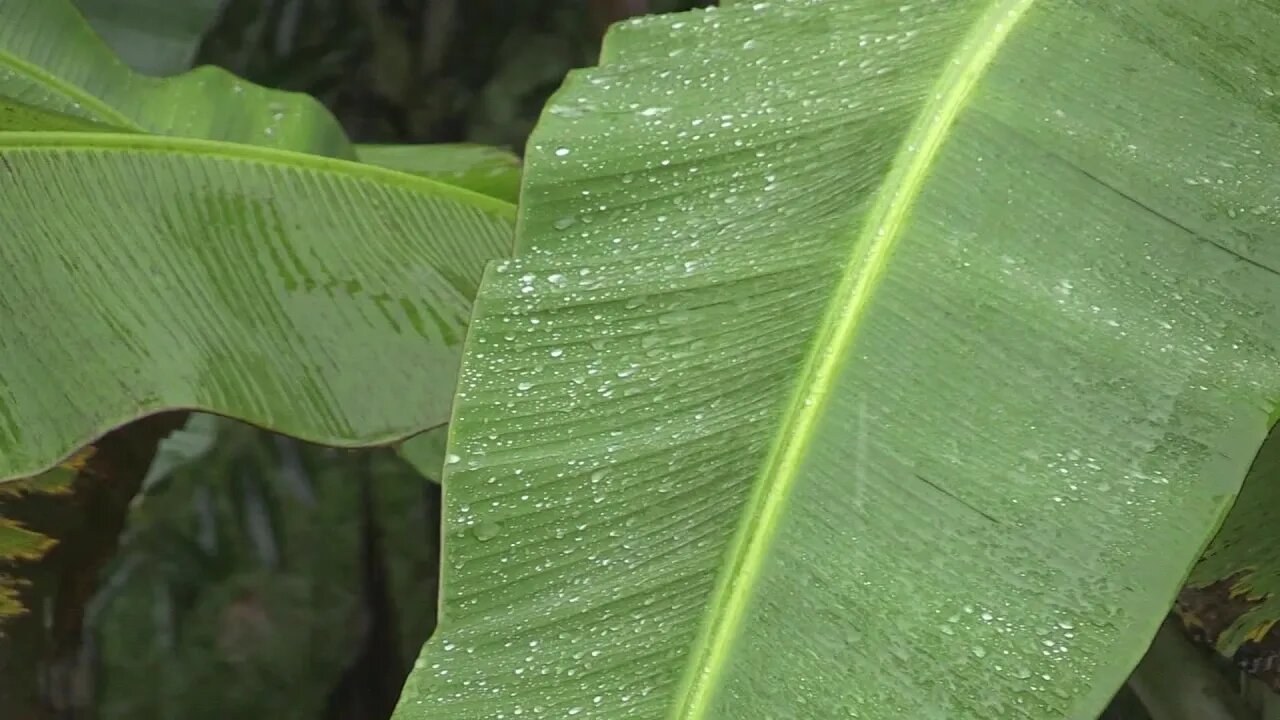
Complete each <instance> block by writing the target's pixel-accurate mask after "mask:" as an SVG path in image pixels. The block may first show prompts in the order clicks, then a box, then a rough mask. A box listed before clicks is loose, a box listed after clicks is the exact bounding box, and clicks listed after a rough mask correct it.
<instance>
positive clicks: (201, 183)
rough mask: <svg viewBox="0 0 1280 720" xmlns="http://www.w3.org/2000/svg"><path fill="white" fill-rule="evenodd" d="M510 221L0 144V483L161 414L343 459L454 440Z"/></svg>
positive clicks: (133, 145)
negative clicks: (192, 415)
mask: <svg viewBox="0 0 1280 720" xmlns="http://www.w3.org/2000/svg"><path fill="white" fill-rule="evenodd" d="M509 212H510V206H508V205H506V204H505V203H501V202H499V201H496V200H493V199H491V198H487V197H484V196H481V195H476V194H474V193H470V192H467V191H465V190H459V189H457V188H453V187H450V186H445V185H441V184H439V183H435V182H432V181H430V180H426V179H422V178H417V177H414V176H411V175H406V174H402V173H395V172H392V171H389V170H383V169H380V168H376V167H373V166H368V165H360V164H356V163H350V162H345V161H340V160H331V159H327V158H319V157H315V156H310V155H302V154H297V153H286V152H281V151H274V150H268V149H258V148H252V147H249V146H242V145H229V144H223V143H210V142H205V141H194V140H179V139H174V138H164V137H154V136H145V135H126V134H96V133H6V134H0V247H2V248H3V252H4V253H5V259H6V261H5V263H4V264H3V266H2V267H3V269H2V270H0V272H3V273H6V275H5V277H4V278H3V279H2V280H0V325H3V326H4V327H5V328H6V332H5V339H4V341H3V342H2V343H0V367H3V368H4V373H3V374H2V375H0V478H9V477H19V476H24V475H28V474H31V473H34V472H38V471H40V470H43V469H44V468H46V467H48V466H49V465H51V464H52V463H54V462H56V461H57V460H59V459H61V458H62V457H65V456H66V455H68V454H69V453H70V452H71V451H72V450H73V449H75V448H76V447H79V446H80V445H82V444H84V443H85V442H87V441H89V440H91V439H92V438H94V437H95V436H97V435H99V434H101V433H103V432H105V431H106V430H108V429H110V428H112V427H115V426H117V425H119V424H121V423H124V422H127V421H129V420H131V419H133V418H135V417H138V416H140V415H146V414H150V413H153V412H156V411H158V410H161V409H165V408H175V407H182V408H194V409H203V410H208V411H211V412H215V413H219V414H225V415H231V416H234V417H237V418H240V419H244V420H248V421H249V422H252V423H254V424H258V425H263V426H267V427H271V428H273V429H276V430H279V431H280V432H284V433H288V434H291V435H295V436H298V437H300V438H303V439H307V440H312V441H317V442H324V443H332V444H336V445H355V444H376V443H383V442H391V441H394V440H396V439H398V438H401V437H405V436H407V435H411V434H413V433H415V432H420V431H421V430H423V429H424V428H430V427H434V426H437V425H440V424H442V423H443V422H444V421H445V420H447V418H448V412H449V405H450V398H449V395H448V392H447V391H444V392H442V391H441V388H450V387H452V382H453V378H454V377H455V372H456V368H457V363H458V348H459V346H460V343H461V341H462V337H463V333H464V332H465V328H466V324H467V319H468V315H469V312H470V307H471V300H472V298H473V296H474V294H475V292H476V285H477V283H478V282H479V277H480V272H481V268H482V267H483V266H484V263H485V262H487V261H488V260H490V259H492V258H494V257H502V256H505V255H506V254H507V253H508V252H509V243H510V239H509V234H510V231H511V230H510V229H511V218H510V216H509ZM86 350H91V351H92V352H93V353H95V356H96V357H97V362H96V363H95V364H93V365H92V366H88V367H86V366H85V365H84V362H83V356H84V352H85V351H86Z"/></svg>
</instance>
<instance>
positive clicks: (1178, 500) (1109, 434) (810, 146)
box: [398, 0, 1280, 720]
mask: <svg viewBox="0 0 1280 720" xmlns="http://www.w3.org/2000/svg"><path fill="white" fill-rule="evenodd" d="M1227 5H1228V6H1229V8H1228V7H1225V6H1217V5H1215V6H1213V7H1212V8H1210V7H1209V6H1207V5H1204V4H1202V3H1196V2H1191V1H1190V0H1138V1H1136V2H1130V3H1123V4H1116V3H1107V2H1092V1H1088V0H1085V1H1082V2H1070V3H1069V2H1053V1H1047V0H1046V1H1042V2H1033V1H1030V0H1000V1H997V2H976V1H974V2H938V3H909V4H903V3H901V2H896V1H895V2H892V3H890V2H884V1H882V0H852V1H836V0H830V1H823V0H807V1H801V0H796V1H794V2H786V1H775V2H770V3H739V2H735V3H728V4H727V6H726V7H724V8H722V9H721V10H719V11H718V12H705V13H699V14H692V15H679V16H666V17H661V18H656V19H647V20H643V21H639V22H636V23H630V24H626V25H623V26H621V27H618V28H616V29H615V30H614V31H613V33H612V34H611V36H610V38H609V39H608V41H607V43H606V48H605V50H604V53H603V60H602V65H601V66H600V67H598V68H595V69H592V70H588V71H585V72H582V73H576V74H574V75H573V76H571V77H570V79H569V80H568V81H567V83H566V85H565V87H564V88H563V89H562V90H561V91H560V92H559V93H558V94H557V95H556V96H555V97H554V98H553V99H552V101H551V104H550V106H549V108H548V112H547V114H546V115H544V117H543V119H542V121H541V123H540V125H539V127H538V130H537V132H536V133H535V136H534V138H533V139H532V141H531V144H530V150H529V153H528V155H527V163H528V164H527V166H526V179H525V184H524V186H523V189H522V198H521V200H522V206H521V218H520V230H519V236H518V238H517V248H518V253H517V255H518V258H517V260H515V261H513V262H511V263H507V264H502V265H499V266H498V267H496V268H495V269H494V270H493V271H491V272H490V273H489V274H488V275H487V276H486V278H485V282H484V285H483V287H482V290H481V293H480V297H479V300H478V302H477V308H476V313H475V316H474V319H473V324H472V327H471V331H470V334H469V337H468V343H467V350H466V356H465V360H464V366H463V375H462V381H461V385H460V391H459V395H458V399H457V405H456V408H455V415H454V423H453V426H452V427H451V444H450V447H449V452H450V453H451V455H452V456H456V458H457V462H455V463H453V464H451V465H449V466H448V468H449V469H448V471H447V472H446V477H445V494H446V515H447V524H448V528H447V531H446V536H445V563H444V576H443V579H442V582H443V593H444V596H443V598H442V615H441V627H440V630H439V631H438V633H437V636H436V637H435V638H433V639H432V641H431V642H430V643H428V645H427V646H426V648H424V652H423V655H422V658H421V660H420V663H419V666H418V670H417V672H416V673H415V675H413V676H412V677H411V679H410V681H409V684H408V686H407V688H406V692H405V695H404V696H403V698H402V701H401V705H400V708H399V711H398V717H400V718H405V719H417V718H431V717H449V718H493V717H515V716H517V715H520V716H525V717H556V718H560V717H575V718H587V717H591V718H609V719H610V720H614V719H616V718H655V719H657V718H681V719H687V720H692V719H695V718H698V719H700V718H725V719H734V720H736V719H737V718H744V717H779V718H781V717H805V718H847V717H860V718H864V719H881V718H882V719H885V720H890V719H892V720H898V719H899V718H904V717H912V718H948V719H950V718H990V717H1002V718H1045V717H1068V718H1094V717H1097V715H1098V713H1099V712H1100V711H1101V710H1102V708H1103V706H1104V705H1105V704H1106V701H1107V700H1108V699H1109V698H1110V697H1111V696H1112V694H1113V693H1114V692H1115V690H1116V688H1117V687H1118V686H1119V685H1120V683H1121V682H1122V681H1123V679H1124V678H1125V676H1126V675H1127V674H1128V672H1129V670H1130V669H1131V668H1132V667H1133V665H1134V664H1135V663H1136V662H1137V660H1138V658H1139V657H1140V656H1141V655H1142V652H1143V650H1144V649H1145V647H1146V645H1147V643H1148V641H1149V640H1150V639H1151V637H1152V635H1153V634H1154V632H1155V630H1156V628H1157V627H1158V626H1159V624H1160V622H1161V620H1162V619H1163V617H1164V615H1165V613H1166V612H1167V610H1168V608H1169V606H1170V604H1171V602H1172V600H1173V597H1174V595H1175V593H1176V591H1177V589H1178V587H1179V586H1180V584H1181V581H1182V579H1183V577H1184V576H1185V574H1186V573H1187V571H1188V570H1189V569H1190V567H1191V565H1192V564H1193V562H1194V561H1195V559H1196V557H1197V555H1198V554H1199V552H1200V550H1201V549H1202V547H1203V545H1204V544H1205V543H1206V541H1207V540H1208V538H1209V536H1210V535H1211V534H1212V532H1213V530H1214V529H1215V528H1216V526H1217V525H1218V523H1219V521H1220V520H1221V518H1222V516H1223V514H1224V513H1225V511H1226V508H1227V507H1228V505H1229V503H1230V502H1231V499H1232V497H1233V496H1234V495H1235V493H1236V492H1237V490H1238V488H1239V485H1240V482H1241V481H1242V479H1243V478H1244V476H1245V473H1246V470H1247V468H1248V467H1249V465H1250V462H1251V460H1252V459H1253V456H1254V454H1255V452H1256V451H1257V449H1258V447H1259V446H1260V444H1261V443H1262V439H1263V437H1264V436H1265V434H1266V432H1267V430H1268V427H1269V425H1270V423H1271V422H1272V421H1273V419H1274V413H1275V410H1276V407H1277V403H1278V402H1280V354H1278V353H1277V345H1276V343H1277V338H1280V278H1278V277H1277V268H1280V241H1278V240H1277V211H1276V208H1277V207H1280V197H1277V194H1276V193H1277V190H1276V188H1278V187H1280V170H1277V168H1276V166H1275V164H1274V163H1273V161H1272V160H1271V159H1270V158H1271V157H1272V156H1273V155H1274V151H1275V148H1277V147H1280V123H1278V122H1277V116H1276V109H1275V105H1274V103H1273V102H1272V101H1271V99H1270V98H1269V96H1268V95H1267V94H1266V92H1265V90H1264V87H1263V86H1262V85H1261V83H1259V82H1258V81H1255V80H1253V79H1250V78H1251V77H1253V76H1252V75H1250V74H1249V72H1248V71H1246V70H1243V68H1252V69H1253V71H1255V72H1257V73H1272V74H1274V68H1275V65H1274V58H1275V52H1274V51H1275V38H1276V37H1280V32H1277V31H1280V25H1278V20H1277V17H1276V16H1275V15H1274V14H1273V13H1272V10H1271V9H1269V8H1268V7H1266V6H1264V5H1259V4H1257V3H1245V2H1230V3H1228V4H1227ZM451 459H453V458H452V457H451Z"/></svg>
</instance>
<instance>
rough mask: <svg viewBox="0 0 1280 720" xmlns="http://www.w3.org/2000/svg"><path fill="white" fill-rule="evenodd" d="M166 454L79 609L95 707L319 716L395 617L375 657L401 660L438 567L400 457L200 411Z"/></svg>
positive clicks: (416, 637) (213, 717) (418, 633)
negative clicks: (371, 579) (84, 608)
mask: <svg viewBox="0 0 1280 720" xmlns="http://www.w3.org/2000/svg"><path fill="white" fill-rule="evenodd" d="M161 453H162V454H161V455H159V456H158V457H157V464H156V465H153V472H151V473H149V475H148V477H149V482H148V484H147V487H146V489H145V490H144V491H143V493H142V494H141V495H140V496H139V498H138V500H136V501H135V503H134V507H133V509H132V511H131V516H130V519H129V525H128V530H127V532H126V534H125V537H124V539H123V540H122V543H121V549H120V553H119V554H118V555H117V557H116V558H115V559H114V560H113V562H112V564H111V567H110V568H109V570H108V572H107V573H106V574H105V579H104V582H103V584H102V585H103V591H102V592H101V593H99V595H98V596H97V597H96V598H95V600H94V602H93V604H92V606H91V609H90V611H89V613H88V619H87V624H88V630H89V637H91V638H92V641H91V642H90V643H89V644H88V645H87V647H88V648H89V652H90V657H87V658H86V664H87V665H88V666H90V667H94V668H98V669H99V673H100V674H99V676H98V678H97V681H96V686H97V687H98V688H99V693H98V700H97V704H96V705H95V707H94V708H93V709H94V710H95V711H96V712H95V715H94V716H95V717H101V718H103V720H111V719H112V718H137V717H160V716H175V717H183V718H189V719H191V720H197V719H200V718H208V719H209V720H223V719H224V718H232V717H234V718H273V719H278V720H290V719H293V720H314V718H317V717H321V716H322V714H323V711H324V710H325V708H326V706H327V705H328V703H329V700H330V697H331V695H332V694H333V693H334V688H335V686H337V685H338V684H339V680H340V678H342V676H343V675H344V674H345V673H347V672H348V669H349V668H351V667H352V666H354V665H356V664H357V663H358V662H359V661H360V660H361V656H362V653H364V652H365V648H366V647H367V646H368V645H369V644H370V643H371V642H373V641H375V640H383V639H381V638H374V637H373V636H374V635H375V634H376V626H377V623H378V622H379V621H383V622H386V621H387V619H388V618H390V628H389V631H390V632H394V633H396V636H395V637H392V638H386V640H389V641H390V643H391V645H390V646H389V647H385V648H377V649H378V650H379V651H381V652H384V653H387V654H388V656H387V657H385V658H382V660H383V662H385V663H387V664H388V665H389V666H390V667H392V668H394V667H396V666H399V665H400V664H401V663H407V662H412V657H411V656H410V657H409V658H408V659H407V660H406V659H405V658H404V657H403V654H404V649H403V648H402V647H400V641H401V640H403V641H404V642H405V644H407V645H412V647H413V648H415V649H416V648H417V647H418V646H420V645H421V643H422V641H423V640H424V639H425V638H426V636H427V634H428V632H429V631H430V627H431V621H432V619H433V617H434V608H433V607H432V605H433V604H432V603H431V602H430V594H427V595H417V596H413V595H409V594H408V593H410V592H412V593H415V594H416V593H419V592H421V591H422V590H423V588H424V586H428V585H429V584H430V583H431V582H432V581H433V580H434V574H435V573H434V571H433V570H432V568H430V566H429V562H424V557H423V556H424V555H425V559H426V560H429V558H430V555H431V550H432V549H433V548H432V546H433V543H432V542H431V536H432V534H433V528H432V527H431V526H432V525H433V523H431V522H430V519H429V518H430V516H431V515H432V513H431V512H430V510H432V506H433V502H434V501H433V497H434V491H433V490H432V489H431V488H430V486H429V485H428V484H427V483H426V482H425V481H424V480H423V479H422V478H421V477H419V476H418V475H417V474H416V473H415V472H414V471H413V470H412V469H411V468H409V467H408V466H407V465H406V464H405V463H404V462H402V461H400V460H399V459H397V458H396V457H395V456H394V454H393V453H391V452H390V451H389V450H387V449H382V450H380V451H363V452H358V453H357V452H349V451H342V450H337V449H334V448H325V447H318V446H313V445H307V444H304V443H300V442H298V441H296V440H292V439H290V438H285V437H280V436H275V435H271V434H268V433H264V432H262V431H260V430H258V429H257V428H253V427H250V426H246V425H244V424H241V423H237V422H234V421H231V420H227V419H224V418H216V417H213V416H210V415H195V416H193V417H192V419H191V420H190V421H189V422H188V425H187V427H186V428H185V429H183V430H181V431H179V432H177V433H175V434H174V435H172V436H171V437H170V439H169V440H167V441H166V442H165V443H163V444H162V451H161ZM165 468H167V469H165ZM375 497H376V498H377V499H375ZM375 518H376V520H375ZM370 523H376V524H377V526H376V527H370V526H369V524H370ZM370 542H382V543H386V544H388V545H392V546H393V547H406V548H412V549H411V550H409V551H408V552H406V553H405V554H404V557H391V554H390V553H387V554H380V555H379V556H378V557H371V556H370V555H369V553H370V552H379V553H380V552H381V550H382V546H378V547H368V543H370ZM371 563H373V564H376V565H377V566H378V568H382V570H380V571H379V570H377V568H371V567H369V565H370V564H371ZM374 571H376V572H380V573H381V575H382V576H383V579H382V580H381V581H380V582H382V583H383V584H384V585H385V587H384V588H382V590H383V592H384V593H386V595H385V596H384V597H377V594H376V593H371V588H370V587H369V586H368V584H367V582H366V576H367V575H368V574H369V573H370V572H374ZM379 602H381V603H387V604H388V607H379V606H377V603H379ZM299 658H305V659H306V660H305V662H299ZM388 675H389V678H388V679H389V681H390V682H396V678H398V677H401V676H402V675H403V673H402V672H400V671H397V670H394V669H392V670H391V671H390V672H389V673H388ZM391 697H392V698H394V691H392V694H391ZM384 702H385V700H384Z"/></svg>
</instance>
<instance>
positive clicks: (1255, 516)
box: [1176, 426, 1280, 692]
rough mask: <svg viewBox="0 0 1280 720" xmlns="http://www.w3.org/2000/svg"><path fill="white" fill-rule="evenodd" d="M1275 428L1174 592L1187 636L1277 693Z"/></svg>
mask: <svg viewBox="0 0 1280 720" xmlns="http://www.w3.org/2000/svg"><path fill="white" fill-rule="evenodd" d="M1278 516H1280V426H1277V429H1275V430H1273V431H1272V434H1271V437H1270V438H1269V439H1268V441H1267V443H1266V444H1265V445H1263V448H1262V452H1261V453H1259V455H1258V458H1257V460H1256V461H1255V462H1254V464H1253V467H1252V468H1251V469H1250V471H1249V477H1248V478H1247V479H1246V480H1245V483H1244V487H1243V488H1242V489H1241V491H1240V497H1239V498H1238V499H1237V500H1236V503H1235V505H1234V506H1233V507H1232V509H1231V512H1230V513H1229V514H1228V515H1227V517H1226V520H1225V521H1223V525H1222V529H1221V531H1219V533H1218V534H1217V536H1215V537H1214V539H1213V542H1212V543H1210V544H1209V547H1208V549H1206V550H1205V553H1204V558H1203V559H1201V561H1200V562H1199V563H1197V564H1196V566H1195V569H1194V570H1192V572H1191V577H1190V578H1188V580H1187V584H1186V587H1184V588H1183V589H1182V591H1181V592H1180V593H1179V594H1178V603H1177V606H1176V609H1177V611H1178V615H1179V616H1180V617H1181V618H1182V620H1183V621H1184V623H1185V624H1186V625H1187V626H1188V627H1189V628H1190V630H1191V631H1192V634H1193V636H1196V637H1198V638H1201V639H1203V640H1205V641H1206V642H1208V643H1209V644H1211V645H1213V646H1214V648H1215V649H1216V650H1217V651H1218V652H1219V653H1221V654H1222V655H1223V656H1225V657H1228V658H1231V659H1232V660H1233V661H1235V663H1236V664H1237V665H1239V666H1240V668H1241V669H1243V670H1244V671H1245V672H1248V673H1250V674H1252V675H1254V676H1256V677H1257V678H1258V679H1259V680H1261V681H1262V682H1264V683H1266V684H1267V685H1268V686H1269V687H1271V688H1272V690H1274V691H1277V692H1280V522H1278V521H1277V520H1278Z"/></svg>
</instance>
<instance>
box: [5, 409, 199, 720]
mask: <svg viewBox="0 0 1280 720" xmlns="http://www.w3.org/2000/svg"><path fill="white" fill-rule="evenodd" d="M184 415H185V413H166V414H161V415H155V416H151V417H147V418H143V419H142V420H139V421H138V422H136V423H132V424H130V425H129V426H128V427H125V428H120V429H118V430H115V431H113V432H111V433H109V434H108V435H107V436H105V437H103V438H102V439H100V440H99V441H98V442H96V443H95V444H94V447H93V448H92V449H87V450H85V451H83V452H80V453H77V455H76V456H75V457H74V458H73V459H72V460H70V461H68V462H66V463H64V464H63V465H62V466H60V467H59V468H57V469H55V470H54V471H51V472H49V473H45V474H43V475H41V476H39V477H38V478H28V479H24V480H18V481H14V482H8V483H4V484H0V516H2V517H3V518H4V522H5V523H6V524H7V525H9V526H11V527H12V526H14V525H20V526H21V527H23V528H25V529H27V530H29V531H31V532H32V533H38V534H39V536H40V537H39V538H36V537H35V536H34V535H31V536H29V537H30V538H32V539H37V540H38V541H39V543H40V544H41V545H43V546H45V547H44V548H42V551H41V553H40V557H39V558H32V559H30V560H24V561H19V562H5V563H4V566H3V569H0V574H4V575H6V577H5V578H4V579H0V584H6V585H8V586H9V587H10V588H12V589H14V590H16V593H14V594H13V595H12V597H13V599H15V600H16V601H17V602H19V603H20V604H21V607H20V614H18V615H10V616H9V617H6V618H4V619H3V620H0V708H3V709H4V716H5V717H6V718H9V717H15V718H32V719H33V720H34V719H35V718H45V717H66V716H68V715H63V714H59V713H70V712H73V708H76V707H80V706H83V704H84V703H85V702H86V699H85V696H86V694H87V692H88V688H87V687H86V685H85V682H84V680H85V675H84V673H83V670H82V668H80V667H78V665H77V663H76V662H75V658H76V652H77V648H78V647H79V644H80V641H81V629H82V625H81V622H82V618H83V608H84V606H85V603H87V602H88V601H89V598H90V596H91V595H92V593H93V592H94V589H95V588H96V587H97V580H98V573H99V570H100V569H101V568H102V566H103V565H104V563H105V562H106V561H107V560H108V559H109V558H110V557H111V555H112V554H113V553H114V551H115V548H116V538H117V535H118V533H119V532H120V527H121V524H122V522H123V518H124V515H125V508H126V506H127V505H128V503H129V501H130V500H131V499H132V498H133V495H134V492H135V491H136V490H137V488H138V487H139V485H140V484H141V481H142V473H143V471H144V470H145V469H146V467H147V465H148V463H149V462H150V460H151V456H152V454H153V452H154V450H155V446H156V442H157V441H158V440H159V439H160V438H162V437H164V436H165V435H166V434H167V433H168V432H169V431H170V430H172V429H173V428H174V427H176V426H177V425H178V424H180V423H181V421H182V418H183V416H184ZM10 609H14V607H13V606H12V605H11V606H10ZM77 716H78V715H77Z"/></svg>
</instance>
